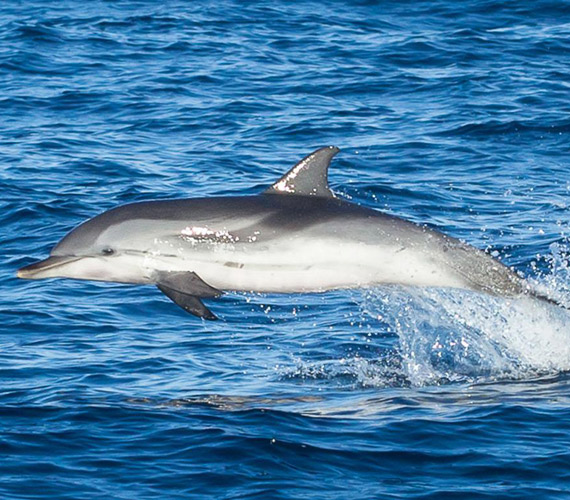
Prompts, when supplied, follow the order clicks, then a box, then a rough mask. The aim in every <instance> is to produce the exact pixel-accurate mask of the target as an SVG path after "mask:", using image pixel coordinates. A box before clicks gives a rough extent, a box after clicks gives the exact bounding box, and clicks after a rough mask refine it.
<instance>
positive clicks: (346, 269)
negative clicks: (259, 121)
mask: <svg viewBox="0 0 570 500" xmlns="http://www.w3.org/2000/svg"><path fill="white" fill-rule="evenodd" d="M208 247H209V248H208V249H207V251H203V252H196V251H195V249H194V251H192V252H188V253H187V254H186V255H180V256H179V257H178V258H176V259H172V260H171V259H159V260H160V262H158V261H155V260H154V259H153V262H152V266H153V267H155V269H158V270H165V271H192V272H194V273H196V274H198V275H199V276H200V277H201V278H202V279H203V280H204V281H205V282H206V283H208V284H209V285H211V286H213V287H214V288H217V289H220V290H234V291H252V292H267V293H296V292H319V291H325V290H331V289H338V288H357V287H362V286H372V285H377V284H389V283H398V284H404V285H415V286H440V287H462V286H465V283H464V281H463V280H462V279H461V277H459V276H458V275H457V274H456V273H455V272H453V271H452V270H451V269H449V268H447V267H446V266H442V263H441V261H438V260H437V259H436V258H434V257H431V256H430V254H429V253H428V252H426V251H425V249H423V250H417V249H414V248H403V247H401V246H394V245H385V246H378V245H370V244H365V243H362V242H349V241H339V240H334V239H331V240H326V239H325V240H318V241H315V240H313V241H310V240H304V241H292V242H283V241H281V242H278V243H274V244H270V245H265V246H263V245H261V244H258V245H257V246H245V245H244V246H242V247H241V248H240V247H236V246H233V245H219V246H217V247H216V248H212V246H210V245H209V246H208ZM149 264H150V263H149Z"/></svg>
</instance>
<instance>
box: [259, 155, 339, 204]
mask: <svg viewBox="0 0 570 500" xmlns="http://www.w3.org/2000/svg"><path fill="white" fill-rule="evenodd" d="M339 151H340V149H338V148H337V147H336V146H325V147H324V148H320V149H317V150H316V151H315V152H313V153H311V154H310V155H309V156H306V157H305V158H303V159H302V160H301V161H300V162H299V163H297V165H295V166H294V167H293V168H292V169H291V170H289V172H287V173H286V174H285V175H284V176H283V177H281V179H279V180H278V181H277V182H276V183H275V184H273V186H271V187H270V188H269V189H267V190H265V191H264V194H293V195H300V196H318V197H321V198H334V194H333V192H332V191H331V190H330V188H329V183H328V178H327V173H328V169H329V165H330V163H331V160H332V158H333V156H334V155H336V154H337V153H338V152H339Z"/></svg>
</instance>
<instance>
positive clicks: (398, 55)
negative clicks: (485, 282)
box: [0, 0, 570, 500]
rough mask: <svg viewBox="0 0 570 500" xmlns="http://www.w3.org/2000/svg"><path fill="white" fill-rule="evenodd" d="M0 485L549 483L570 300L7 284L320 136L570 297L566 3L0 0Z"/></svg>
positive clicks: (185, 493) (204, 494) (372, 175)
mask: <svg viewBox="0 0 570 500" xmlns="http://www.w3.org/2000/svg"><path fill="white" fill-rule="evenodd" d="M0 113H1V115H0V116H1V120H0V192H1V196H0V241H1V249H2V258H1V259H0V273H1V276H2V281H1V292H0V498H1V499H3V500H11V499H50V500H53V499H74V500H75V499H81V500H83V499H85V500H87V499H117V500H119V499H121V500H127V499H128V500H131V499H132V500H140V499H161V500H162V499H173V500H174V499H228V500H229V499H236V500H237V499H240V500H250V499H251V500H253V499H259V500H266V499H267V500H272V499H283V500H285V499H287V500H289V499H310V500H332V499H335V500H336V499H342V500H352V499H354V500H356V499H359V500H360V499H362V500H368V499H422V500H424V499H425V500H427V499H430V500H431V499H433V500H447V499H454V500H455V499H458V500H470V499H489V500H498V499H527V498H528V499H568V498H570V374H569V373H570V372H569V370H570V313H568V312H567V311H565V310H564V309H562V308H558V307H554V306H549V305H545V304H540V303H537V302H535V301H532V300H530V299H521V300H506V299H500V298H493V297H484V296H481V295H478V294H475V293H471V292H461V291H450V290H436V289H426V290H420V289H412V288H405V287H397V286H392V287H379V288H378V289H372V290H362V291H357V290H354V291H335V292H330V293H322V294H312V295H311V294H306V295H253V294H237V293H229V294H226V295H225V296H224V297H223V298H221V299H220V300H217V301H210V302H208V304H209V305H210V306H211V308H212V309H213V310H214V312H215V313H216V314H218V316H219V317H220V321H217V322H206V321H202V320H200V319H197V318H195V317H192V316H190V315H188V314H186V313H185V312H184V311H182V310H181V309H180V308H178V307H176V306H175V305H174V304H173V303H171V302H170V301H169V300H168V299H167V298H166V297H165V296H163V295H162V294H160V293H159V292H158V290H156V289H155V288H153V287H151V286H146V287H145V286H141V287H136V286H129V285H119V284H110V283H95V282H81V281H72V280H45V281H23V280H18V279H17V278H16V275H15V273H16V270H17V269H18V268H19V267H21V266H24V265H27V264H30V263H31V262H33V261H35V260H38V259H41V258H45V257H46V256H47V255H48V254H49V251H50V249H51V248H52V247H53V245H54V244H55V243H57V241H58V240H59V239H60V238H62V237H63V235H64V234H65V233H66V232H67V231H69V230H71V229H72V228H73V227H75V226H76V225H77V224H79V223H80V222H82V221H84V220H85V219H87V218H89V217H92V216H94V215H96V214H98V213H100V212H102V211H104V210H106V209H109V208H111V207H114V206H117V205H120V204H124V203H128V202H134V201H141V200H152V199H167V198H181V197H199V196H216V195H252V194H255V193H258V192H260V191H261V190H262V189H263V188H265V187H266V186H268V185H270V184H271V183H272V182H274V181H275V180H276V179H278V178H279V177H280V176H281V175H282V174H283V173H284V172H286V171H287V170H288V169H289V168H290V167H291V166H292V165H294V164H295V163H296V162H297V161H298V160H300V159H301V158H302V157H303V156H305V155H306V154H308V153H310V152H311V151H313V150H314V149H316V148H317V147H319V146H322V145H336V146H338V147H340V148H341V150H342V151H341V153H340V154H339V155H338V156H337V157H336V158H335V160H334V161H333V164H332V166H331V170H330V183H331V186H332V187H333V189H334V190H335V192H336V193H337V194H338V195H339V196H341V197H344V198H347V199H349V200H351V201H353V202H355V203H358V204H361V205H363V206H366V207H371V208H375V209H378V210H382V211H385V212H387V213H390V214H394V215H398V216H401V217H404V218H406V219H409V220H412V221H415V222H417V223H420V224H427V225H428V226H430V227H434V228H438V229H440V230H441V231H443V232H445V233H447V234H449V235H452V236H454V237H457V238H461V239H463V240H465V241H467V242H468V243H470V244H472V245H475V246H477V247H479V248H483V249H486V250H488V251H489V252H490V253H492V255H494V256H496V257H497V258H500V259H501V260H502V261H503V262H504V263H505V264H507V265H509V266H513V267H514V268H515V269H516V270H518V271H520V272H521V273H524V275H525V276H527V277H528V279H529V280H530V281H531V282H532V283H533V286H536V287H538V288H540V289H542V290H544V291H546V292H548V293H549V294H550V295H551V296H553V297H556V298H557V300H559V301H560V302H561V303H563V304H566V305H570V270H569V266H568V264H569V258H570V245H569V241H568V237H569V234H570V228H569V221H570V206H569V203H570V4H569V3H568V2H554V1H520V2H503V1H496V0H489V1H479V0H467V1H465V2H451V1H449V2H443V1H439V0H428V1H420V2H407V1H406V2H372V1H368V2H367V1H356V2H340V1H338V2H335V1H318V2H317V1H299V2H291V1H287V2H286V1H271V2H269V1H259V2H251V1H244V2H239V1H234V2H232V1H226V0H216V1H204V2H188V1H176V0H166V1H161V2H154V1H113V2H111V1H85V2H79V1H70V0H62V1H58V2H50V1H48V0H30V1H24V0H22V1H16V0H14V1H6V2H2V3H1V4H0Z"/></svg>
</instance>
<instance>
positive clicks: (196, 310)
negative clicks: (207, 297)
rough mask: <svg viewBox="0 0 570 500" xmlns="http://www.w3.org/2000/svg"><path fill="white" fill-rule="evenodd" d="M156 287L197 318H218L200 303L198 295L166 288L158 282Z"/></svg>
mask: <svg viewBox="0 0 570 500" xmlns="http://www.w3.org/2000/svg"><path fill="white" fill-rule="evenodd" d="M157 287H158V289H159V290H160V291H161V292H162V293H163V294H164V295H166V296H167V297H168V298H169V299H170V300H172V302H174V303H175V304H176V305H178V306H180V307H181V308H182V309H184V310H185V311H186V312H189V313H190V314H193V315H194V316H198V317H199V318H204V319H209V320H215V319H218V317H217V316H216V315H215V314H214V313H213V312H212V311H210V309H208V308H207V307H206V306H205V305H204V304H203V303H202V301H201V300H200V298H199V297H196V296H195V295H188V294H186V293H182V292H179V291H178V290H174V289H172V288H168V287H167V286H164V285H161V284H158V285H157Z"/></svg>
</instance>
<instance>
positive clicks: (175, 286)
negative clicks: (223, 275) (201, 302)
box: [156, 271, 222, 302]
mask: <svg viewBox="0 0 570 500" xmlns="http://www.w3.org/2000/svg"><path fill="white" fill-rule="evenodd" d="M156 284H157V285H159V287H160V286H164V287H166V288H169V289H171V290H175V291H177V292H180V293H183V294H185V295H194V296H196V297H219V296H220V295H222V291H221V290H218V289H217V288H214V287H213V286H210V285H208V283H206V282H205V281H204V280H203V279H202V278H200V276H198V275H197V274H196V273H193V272H168V271H162V272H160V273H158V276H157V279H156ZM173 300H174V299H173ZM175 302H176V301H175Z"/></svg>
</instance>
